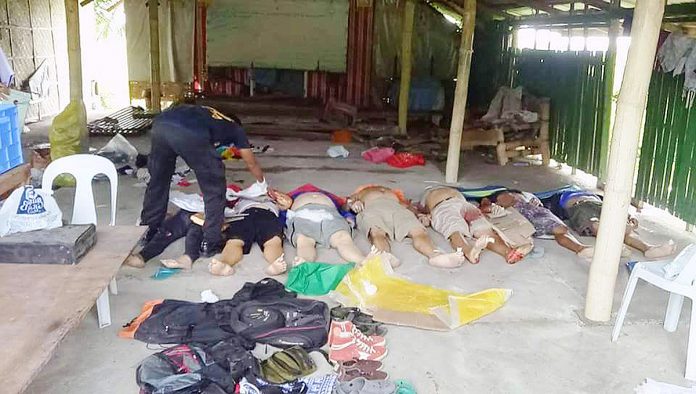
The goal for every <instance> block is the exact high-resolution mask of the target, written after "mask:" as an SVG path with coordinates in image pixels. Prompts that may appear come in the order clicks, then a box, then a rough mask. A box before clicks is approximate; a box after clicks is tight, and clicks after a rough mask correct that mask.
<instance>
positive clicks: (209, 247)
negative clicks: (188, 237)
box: [201, 241, 222, 257]
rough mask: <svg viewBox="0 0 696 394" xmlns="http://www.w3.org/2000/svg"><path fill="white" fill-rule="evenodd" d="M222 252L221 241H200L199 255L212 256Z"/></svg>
mask: <svg viewBox="0 0 696 394" xmlns="http://www.w3.org/2000/svg"><path fill="white" fill-rule="evenodd" d="M221 252H222V243H221V242H220V243H211V242H208V241H203V242H201V256H203V257H213V256H215V255H216V254H218V253H221Z"/></svg>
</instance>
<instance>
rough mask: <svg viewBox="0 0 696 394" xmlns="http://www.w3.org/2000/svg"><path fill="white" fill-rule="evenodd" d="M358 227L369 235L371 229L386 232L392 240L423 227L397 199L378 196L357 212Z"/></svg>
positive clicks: (423, 228)
mask: <svg viewBox="0 0 696 394" xmlns="http://www.w3.org/2000/svg"><path fill="white" fill-rule="evenodd" d="M357 222H358V228H359V229H360V231H362V232H364V233H365V235H369V234H370V231H371V230H373V229H379V230H382V231H384V232H385V233H387V235H389V238H391V239H392V240H394V241H403V239H404V238H406V237H407V236H408V234H409V233H410V232H411V231H413V230H418V229H422V230H424V231H425V227H424V226H423V224H421V222H420V221H419V220H418V218H417V217H416V215H414V214H413V212H411V211H409V210H408V209H406V208H404V207H403V206H402V205H401V204H399V202H398V201H396V200H392V199H389V198H378V199H376V200H373V201H370V203H369V204H366V205H365V209H364V210H363V211H362V212H360V214H358V217H357Z"/></svg>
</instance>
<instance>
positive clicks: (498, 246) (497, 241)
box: [487, 232, 512, 258]
mask: <svg viewBox="0 0 696 394" xmlns="http://www.w3.org/2000/svg"><path fill="white" fill-rule="evenodd" d="M490 236H491V237H493V242H491V243H489V244H488V246H487V249H488V250H490V251H491V252H493V253H495V254H497V255H500V256H502V257H503V258H507V256H508V254H510V251H512V248H511V247H509V246H508V245H507V244H506V243H505V241H503V239H502V238H500V236H499V235H498V234H496V233H495V232H493V233H492V234H490Z"/></svg>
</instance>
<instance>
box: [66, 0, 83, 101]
mask: <svg viewBox="0 0 696 394" xmlns="http://www.w3.org/2000/svg"><path fill="white" fill-rule="evenodd" d="M78 1H79V0H65V22H66V24H67V27H68V31H67V36H68V37H67V38H68V67H69V75H70V101H77V102H80V103H82V51H81V49H80V6H79V4H78ZM83 105H84V103H83Z"/></svg>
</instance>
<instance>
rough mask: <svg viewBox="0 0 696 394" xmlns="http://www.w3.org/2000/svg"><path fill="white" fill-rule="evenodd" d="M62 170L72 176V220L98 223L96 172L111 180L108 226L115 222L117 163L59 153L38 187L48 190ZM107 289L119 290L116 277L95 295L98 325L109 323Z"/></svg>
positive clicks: (72, 222)
mask: <svg viewBox="0 0 696 394" xmlns="http://www.w3.org/2000/svg"><path fill="white" fill-rule="evenodd" d="M61 174H70V175H72V176H73V177H75V203H74V204H73V215H72V220H71V222H70V223H71V224H94V225H95V226H96V225H97V208H96V207H95V204H94V193H93V191H92V180H93V179H94V177H95V176H96V175H100V174H103V175H106V176H107V177H108V178H109V183H110V184H111V221H110V222H109V225H110V226H115V225H116V197H117V190H118V174H117V172H116V167H115V166H114V164H113V163H112V162H111V161H109V159H107V158H104V157H101V156H96V155H85V154H78V155H71V156H65V157H61V158H60V159H56V160H54V161H52V162H51V164H49V165H48V167H46V170H45V171H44V174H43V178H42V180H41V188H42V189H43V190H44V191H48V192H50V191H51V190H52V188H53V181H54V180H55V179H56V177H58V176H59V175H61ZM109 290H110V291H111V292H112V293H113V294H117V293H118V288H117V287H116V278H112V279H111V282H110V283H109V286H108V289H104V291H103V292H102V294H101V295H100V296H99V298H98V299H97V316H98V318H99V327H100V328H104V327H107V326H109V325H111V309H110V308H109Z"/></svg>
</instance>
